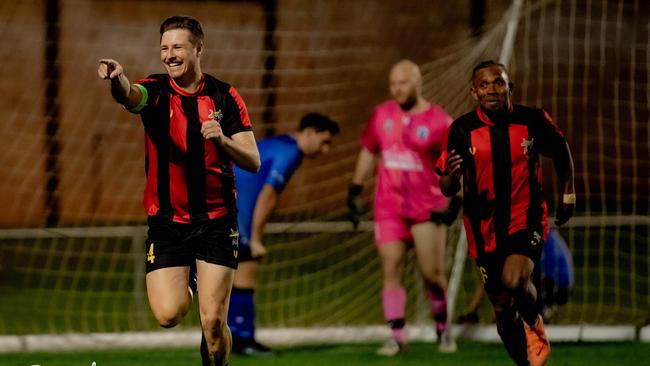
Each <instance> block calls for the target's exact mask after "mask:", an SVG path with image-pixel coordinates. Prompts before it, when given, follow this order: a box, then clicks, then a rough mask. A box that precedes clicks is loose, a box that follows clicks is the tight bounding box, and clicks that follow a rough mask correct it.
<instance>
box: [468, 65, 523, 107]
mask: <svg viewBox="0 0 650 366" xmlns="http://www.w3.org/2000/svg"><path fill="white" fill-rule="evenodd" d="M512 86H513V85H512V83H511V82H510V78H509V77H508V74H507V73H506V72H505V70H504V69H503V68H501V67H500V66H499V65H490V66H488V67H485V68H482V69H479V70H477V71H476V73H475V74H474V79H473V80H472V87H471V88H470V93H471V94H472V97H473V98H474V99H475V100H476V101H478V102H479V104H480V105H481V108H482V109H483V110H485V111H488V112H503V111H506V110H508V108H510V95H511V94H512Z"/></svg>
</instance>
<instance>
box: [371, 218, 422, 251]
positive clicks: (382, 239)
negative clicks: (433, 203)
mask: <svg viewBox="0 0 650 366" xmlns="http://www.w3.org/2000/svg"><path fill="white" fill-rule="evenodd" d="M424 221H426V220H421V221H414V220H407V219H381V220H376V221H375V244H376V245H377V246H382V245H384V244H388V243H392V242H396V241H401V242H404V243H406V244H410V243H412V242H413V235H412V234H411V226H413V225H415V224H417V223H419V222H424Z"/></svg>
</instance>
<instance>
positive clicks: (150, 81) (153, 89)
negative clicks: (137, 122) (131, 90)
mask: <svg viewBox="0 0 650 366" xmlns="http://www.w3.org/2000/svg"><path fill="white" fill-rule="evenodd" d="M133 86H135V87H136V88H138V89H139V90H140V94H141V97H140V103H138V105H137V106H135V107H134V108H131V109H129V112H131V113H136V114H138V113H140V112H142V110H143V109H145V108H146V107H147V106H148V105H149V100H150V99H151V98H152V97H153V96H154V95H157V94H158V93H159V91H160V87H159V83H158V79H156V78H155V77H154V76H153V75H151V76H149V77H146V78H144V79H140V80H138V81H136V82H135V83H133Z"/></svg>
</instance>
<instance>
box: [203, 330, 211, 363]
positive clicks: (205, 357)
mask: <svg viewBox="0 0 650 366" xmlns="http://www.w3.org/2000/svg"><path fill="white" fill-rule="evenodd" d="M201 365H202V366H210V353H209V352H208V341H206V340H205V335H204V334H203V332H201Z"/></svg>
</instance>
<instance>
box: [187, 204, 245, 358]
mask: <svg viewBox="0 0 650 366" xmlns="http://www.w3.org/2000/svg"><path fill="white" fill-rule="evenodd" d="M194 234H195V236H194V238H193V240H192V247H193V248H194V254H195V256H196V269H197V274H198V289H199V312H200V317H201V328H202V329H203V338H204V339H202V341H201V359H202V361H203V365H204V366H215V365H225V364H226V363H227V362H228V357H229V355H230V350H231V347H232V336H231V333H230V329H229V328H228V322H227V319H228V303H229V299H230V292H231V289H232V283H233V279H234V277H235V269H236V268H237V257H236V256H237V253H238V244H239V231H238V229H237V220H236V219H235V218H234V217H231V216H225V217H221V218H218V219H214V220H210V221H208V222H206V223H204V224H202V225H200V226H199V227H197V230H196V231H195V232H194Z"/></svg>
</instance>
